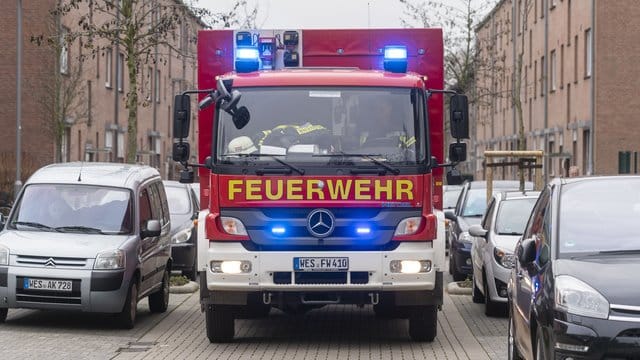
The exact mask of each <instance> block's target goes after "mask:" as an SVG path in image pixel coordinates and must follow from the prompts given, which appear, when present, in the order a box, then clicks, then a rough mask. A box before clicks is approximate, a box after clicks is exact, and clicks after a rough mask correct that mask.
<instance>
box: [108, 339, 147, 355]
mask: <svg viewBox="0 0 640 360" xmlns="http://www.w3.org/2000/svg"><path fill="white" fill-rule="evenodd" d="M156 344H157V342H153V341H148V342H144V341H140V342H130V343H129V344H127V346H126V347H121V348H118V350H116V352H119V353H130V352H145V351H147V350H149V349H151V348H152V347H153V346H155V345H156Z"/></svg>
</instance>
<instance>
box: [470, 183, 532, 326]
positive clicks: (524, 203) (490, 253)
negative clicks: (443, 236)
mask: <svg viewBox="0 0 640 360" xmlns="http://www.w3.org/2000/svg"><path fill="white" fill-rule="evenodd" d="M539 195H540V192H537V191H529V192H524V193H522V192H500V193H496V194H494V195H493V197H492V199H491V202H490V203H489V206H488V207H487V211H486V212H485V214H484V216H483V218H482V221H481V222H480V224H479V225H472V226H471V227H470V228H469V234H471V236H473V237H474V238H473V244H472V246H471V263H472V271H473V302H475V303H482V302H484V304H485V314H486V315H489V316H496V315H500V314H504V313H505V310H506V305H507V281H508V280H509V276H510V274H511V269H512V268H513V266H514V264H515V261H516V258H515V256H514V249H515V246H516V243H517V242H518V239H519V238H520V236H521V235H522V232H523V230H524V227H525V226H526V224H527V220H528V219H529V215H530V213H531V209H533V206H534V205H535V203H536V200H537V199H538V196H539Z"/></svg>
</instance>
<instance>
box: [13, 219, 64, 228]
mask: <svg viewBox="0 0 640 360" xmlns="http://www.w3.org/2000/svg"><path fill="white" fill-rule="evenodd" d="M16 225H22V226H29V227H32V228H36V229H40V230H55V229H54V228H52V227H51V226H49V225H45V224H41V223H37V222H32V221H14V222H12V223H11V226H16Z"/></svg>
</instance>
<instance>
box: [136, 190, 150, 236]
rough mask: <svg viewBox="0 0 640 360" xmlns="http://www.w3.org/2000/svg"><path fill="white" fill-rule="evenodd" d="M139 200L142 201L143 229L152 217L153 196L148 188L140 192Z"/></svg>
mask: <svg viewBox="0 0 640 360" xmlns="http://www.w3.org/2000/svg"><path fill="white" fill-rule="evenodd" d="M138 202H139V203H140V207H139V208H140V229H143V228H144V225H145V223H146V222H147V221H149V220H151V219H152V212H151V198H150V196H149V190H148V189H143V190H142V191H141V192H140V197H139V199H138Z"/></svg>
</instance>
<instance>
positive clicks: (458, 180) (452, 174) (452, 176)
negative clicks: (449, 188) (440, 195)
mask: <svg viewBox="0 0 640 360" xmlns="http://www.w3.org/2000/svg"><path fill="white" fill-rule="evenodd" d="M463 182H464V176H463V175H462V174H460V171H459V170H458V169H456V168H451V169H450V170H449V171H447V184H448V185H462V183H463Z"/></svg>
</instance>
